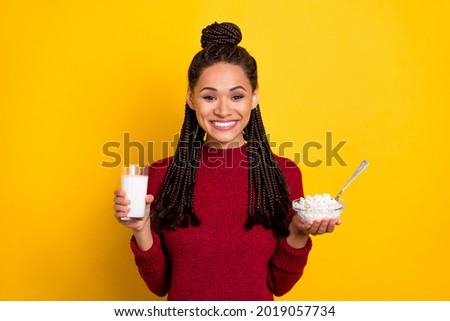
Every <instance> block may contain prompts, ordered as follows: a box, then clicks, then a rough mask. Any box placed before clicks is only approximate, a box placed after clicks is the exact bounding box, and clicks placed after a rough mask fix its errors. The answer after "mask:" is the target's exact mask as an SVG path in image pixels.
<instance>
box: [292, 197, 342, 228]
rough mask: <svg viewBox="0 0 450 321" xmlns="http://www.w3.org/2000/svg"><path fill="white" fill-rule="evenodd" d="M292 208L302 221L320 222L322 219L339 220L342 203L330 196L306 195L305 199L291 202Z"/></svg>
mask: <svg viewBox="0 0 450 321" xmlns="http://www.w3.org/2000/svg"><path fill="white" fill-rule="evenodd" d="M292 208H293V209H294V210H295V211H296V212H297V214H298V215H299V216H300V218H301V219H302V221H304V222H308V221H314V220H321V219H323V218H328V219H331V218H336V219H337V218H339V217H340V216H341V212H342V210H343V209H344V204H343V202H337V201H336V200H335V199H334V198H333V197H331V195H330V194H316V195H314V196H310V195H308V196H307V197H306V198H303V197H301V198H300V199H297V200H294V201H293V202H292Z"/></svg>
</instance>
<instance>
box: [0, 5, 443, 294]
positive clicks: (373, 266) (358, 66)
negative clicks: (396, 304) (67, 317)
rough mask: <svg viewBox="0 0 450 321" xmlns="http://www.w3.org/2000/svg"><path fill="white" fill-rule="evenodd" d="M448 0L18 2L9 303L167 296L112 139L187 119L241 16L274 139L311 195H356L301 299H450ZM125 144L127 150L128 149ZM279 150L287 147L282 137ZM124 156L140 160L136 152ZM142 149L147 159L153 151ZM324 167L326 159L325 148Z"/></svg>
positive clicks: (158, 130)
mask: <svg viewBox="0 0 450 321" xmlns="http://www.w3.org/2000/svg"><path fill="white" fill-rule="evenodd" d="M449 9H450V6H449V2H448V1H410V0H404V1H401V0H397V1H394V0H393V1H387V0H378V1H365V0H360V1H356V0H354V1H350V0H341V1H338V0H336V1H331V0H330V1H319V0H309V1H307V0H302V1H296V0H295V1H294V0H292V1H279V0H273V1H270V0H264V1H263V0H261V1H242V0H239V1H234V0H233V1H222V0H208V1H143V0H141V1H137V0H135V1H87V0H79V1H50V0H46V1H45V0H43V1H4V0H2V1H1V2H0V46H1V48H0V106H1V124H0V137H1V140H0V150H1V159H0V162H1V163H0V165H1V166H0V168H1V170H2V174H1V185H0V186H1V187H0V189H1V190H0V196H1V223H0V299H3V300H153V299H156V297H155V296H153V295H152V294H151V293H150V292H149V291H148V290H147V288H146V287H145V285H144V283H143V281H142V280H141V279H140V277H139V275H138V273H137V270H136V268H135V265H134V260H133V256H132V253H131V251H130V250H129V238H130V231H129V230H127V229H125V228H123V227H122V226H120V225H119V224H118V223H117V222H116V221H115V220H114V219H113V210H112V205H113V202H112V198H113V197H112V195H113V194H112V193H113V190H114V189H115V188H116V187H118V186H119V183H120V182H119V172H120V171H119V168H118V167H115V168H106V167H104V166H101V164H102V162H104V161H111V158H110V157H107V156H106V155H105V154H104V153H103V152H102V147H103V146H104V144H106V143H107V142H110V141H115V142H122V143H123V135H124V133H130V135H131V139H132V140H133V141H139V142H142V143H143V144H144V143H146V142H148V141H153V142H155V143H154V146H155V147H154V154H153V156H154V158H158V157H160V156H161V155H163V154H164V151H163V146H162V145H163V143H162V142H164V141H166V142H167V141H171V140H172V139H173V136H174V135H175V134H176V133H177V132H178V131H179V129H180V128H181V122H182V117H183V108H184V99H185V92H186V86H187V81H186V73H187V68H188V65H189V63H190V60H191V58H192V57H193V55H194V54H195V53H196V52H197V51H198V50H199V49H200V32H201V29H202V28H203V27H205V26H206V25H208V24H210V23H212V22H214V21H219V22H222V21H232V22H235V23H236V24H238V25H239V26H240V27H241V29H242V32H243V37H244V39H243V42H242V45H243V46H244V47H246V48H247V49H248V50H249V51H250V52H251V53H252V54H253V55H254V56H255V58H256V59H257V61H258V64H259V73H260V96H261V109H262V113H263V118H264V120H265V126H266V130H267V132H269V133H270V134H271V139H272V140H273V141H274V142H276V143H277V144H278V145H277V146H279V144H280V143H282V142H289V141H291V142H293V147H292V148H290V149H287V152H288V153H287V156H289V157H293V155H294V153H298V152H301V151H302V147H303V146H304V145H305V144H306V143H307V142H311V141H315V142H319V143H320V144H322V145H324V144H325V135H326V132H332V133H333V145H336V144H337V143H338V142H339V141H347V143H346V144H345V145H344V147H343V148H342V149H341V151H340V153H339V154H340V155H341V156H342V158H343V159H344V160H345V162H346V164H347V166H341V165H339V164H338V163H337V162H336V161H335V160H333V163H332V164H331V166H326V164H325V163H322V164H321V165H320V166H318V167H308V166H305V164H303V163H300V167H301V169H302V171H303V175H304V185H305V192H306V193H307V194H314V193H324V192H327V193H331V194H335V193H337V191H338V190H339V189H340V188H341V187H342V185H343V184H344V183H345V181H346V180H347V179H348V177H349V176H350V175H351V173H352V172H353V171H354V169H355V168H356V167H357V166H358V165H359V163H360V162H361V160H362V159H367V160H368V161H369V162H370V165H369V167H368V169H367V170H366V171H365V172H364V173H363V174H361V176H360V177H359V178H358V179H357V180H356V181H355V182H354V184H353V185H352V186H351V187H349V189H347V191H346V192H345V193H344V196H343V198H345V199H346V201H347V209H346V210H345V212H344V214H343V222H344V223H343V225H342V226H341V227H339V228H338V229H337V230H336V231H335V233H333V234H331V235H325V236H318V237H314V248H313V251H312V252H311V255H310V259H309V263H308V266H307V268H306V270H305V274H304V276H303V278H302V279H301V281H300V282H299V283H298V284H297V285H296V286H295V288H294V289H293V290H292V291H291V292H290V293H289V294H287V295H285V296H284V297H282V298H281V299H284V300H449V299H450V273H449V271H450V255H449V241H450V233H449V231H448V229H449V226H450V211H449V204H448V194H449V192H448V182H449V181H450V175H449V169H448V164H447V162H448V157H449V143H448V136H449V125H448V121H449V112H448V109H449V107H450V104H449V102H450V99H449V97H448V91H449V88H448V87H449V83H450V82H449V80H450V79H449V78H450V70H449V69H450V68H449V62H448V57H449V56H450V50H449V44H450V41H449V32H450V28H449V27H450V25H449V23H448V16H449V14H450V10H449ZM122 146H123V145H122ZM274 151H275V152H277V148H276V147H274ZM117 152H120V153H122V152H123V151H122V150H121V149H117ZM135 154H136V151H135ZM309 156H310V159H311V160H317V159H322V160H325V156H326V155H325V150H324V149H322V150H312V151H311V154H310V155H309Z"/></svg>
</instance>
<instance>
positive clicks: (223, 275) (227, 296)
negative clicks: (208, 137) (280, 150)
mask: <svg viewBox="0 0 450 321" xmlns="http://www.w3.org/2000/svg"><path fill="white" fill-rule="evenodd" d="M246 155H247V147H246V145H244V146H243V147H240V148H232V149H225V150H223V149H216V148H209V147H205V148H204V149H203V151H202V161H201V164H200V167H199V169H198V170H197V176H196V183H195V188H194V205H193V206H194V212H195V214H196V215H197V217H198V218H199V220H200V222H201V225H200V226H199V227H192V226H190V227H188V228H178V229H177V230H176V231H172V230H168V229H166V230H165V231H164V234H163V236H159V235H158V234H156V233H155V232H154V231H152V235H153V240H154V243H153V245H152V247H151V248H150V249H149V250H148V251H142V250H140V249H139V248H138V246H137V244H136V242H135V240H134V238H132V239H131V249H132V251H133V253H134V255H135V262H136V265H137V267H138V270H139V273H140V275H141V276H142V278H143V279H144V281H145V283H146V284H147V286H148V288H149V289H150V290H151V291H152V292H153V293H155V294H157V295H158V296H164V295H166V294H167V293H168V300H185V301H197V300H214V301H220V300H248V301H256V300H273V295H276V296H281V295H283V294H285V293H287V292H288V291H289V290H290V289H291V288H292V287H293V286H294V284H295V283H296V282H297V281H298V280H299V279H300V277H301V276H302V273H303V268H304V267H305V265H306V262H307V258H308V253H309V251H310V250H311V246H312V243H311V239H309V240H308V243H307V245H306V246H305V247H304V248H301V249H294V248H292V247H290V246H289V245H288V244H287V243H286V239H285V238H279V239H277V238H275V237H274V235H273V233H272V231H271V230H265V229H264V228H263V227H261V226H259V225H256V226H254V227H253V228H252V229H251V230H245V229H244V224H245V221H246V218H247V205H248V168H246V166H240V165H242V162H245V161H246V159H247V158H246ZM276 159H277V162H278V164H279V165H280V168H281V170H282V172H283V173H284V175H285V177H286V180H287V183H288V186H289V189H290V191H291V196H290V200H291V201H292V200H293V199H295V198H299V197H301V196H303V187H302V178H301V173H300V170H299V169H298V167H297V166H296V165H295V163H293V162H292V161H290V160H288V159H286V158H282V157H278V156H276ZM169 162H170V158H169V159H164V160H162V161H159V162H156V163H154V164H153V165H152V166H151V167H150V174H149V186H148V193H149V194H152V195H154V196H156V195H157V194H158V192H159V190H160V188H161V185H162V182H163V179H164V175H165V173H166V171H167V165H168V163H169ZM292 214H293V213H292Z"/></svg>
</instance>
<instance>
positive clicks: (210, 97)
mask: <svg viewBox="0 0 450 321" xmlns="http://www.w3.org/2000/svg"><path fill="white" fill-rule="evenodd" d="M203 99H204V100H208V101H213V100H215V99H216V98H215V97H214V96H203Z"/></svg>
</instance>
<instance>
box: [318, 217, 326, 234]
mask: <svg viewBox="0 0 450 321" xmlns="http://www.w3.org/2000/svg"><path fill="white" fill-rule="evenodd" d="M328 222H329V221H328V220H327V219H324V220H321V221H320V224H319V227H318V229H317V234H323V233H325V232H326V231H327V227H328Z"/></svg>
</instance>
